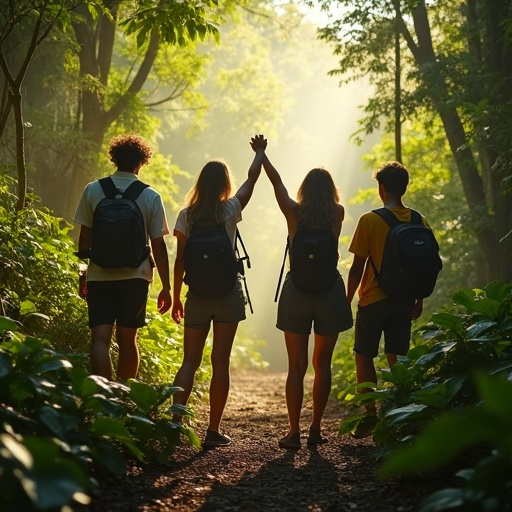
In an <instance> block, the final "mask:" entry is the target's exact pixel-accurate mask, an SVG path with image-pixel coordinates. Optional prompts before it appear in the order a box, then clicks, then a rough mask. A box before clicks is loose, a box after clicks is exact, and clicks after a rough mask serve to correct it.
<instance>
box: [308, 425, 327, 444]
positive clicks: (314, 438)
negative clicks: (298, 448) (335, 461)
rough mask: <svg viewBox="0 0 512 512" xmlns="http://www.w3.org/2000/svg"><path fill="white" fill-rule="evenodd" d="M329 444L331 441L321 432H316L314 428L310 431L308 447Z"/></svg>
mask: <svg viewBox="0 0 512 512" xmlns="http://www.w3.org/2000/svg"><path fill="white" fill-rule="evenodd" d="M328 442H329V439H327V437H324V436H323V435H322V431H321V430H316V429H314V428H310V429H309V436H308V441H307V443H308V445H310V446H314V445H317V444H325V443H328Z"/></svg>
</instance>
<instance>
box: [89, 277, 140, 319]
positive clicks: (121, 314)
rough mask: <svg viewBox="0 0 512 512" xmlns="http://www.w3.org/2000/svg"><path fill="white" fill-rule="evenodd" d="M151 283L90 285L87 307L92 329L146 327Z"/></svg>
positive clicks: (129, 282)
mask: <svg viewBox="0 0 512 512" xmlns="http://www.w3.org/2000/svg"><path fill="white" fill-rule="evenodd" d="M148 290H149V281H147V280H146V279H123V280H122V281H88V282H87V307H88V313H89V327H90V328H91V329H92V328H93V327H96V326H98V325H114V324H117V325H119V326H120V327H135V328H138V327H144V325H146V304H147V301H148Z"/></svg>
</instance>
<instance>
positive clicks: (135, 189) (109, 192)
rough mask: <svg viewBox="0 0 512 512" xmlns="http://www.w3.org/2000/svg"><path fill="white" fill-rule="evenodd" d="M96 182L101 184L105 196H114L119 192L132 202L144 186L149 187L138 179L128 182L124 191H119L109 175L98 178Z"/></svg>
mask: <svg viewBox="0 0 512 512" xmlns="http://www.w3.org/2000/svg"><path fill="white" fill-rule="evenodd" d="M98 183H99V184H100V185H101V188H102V190H103V193H104V194H105V197H108V198H114V197H115V196H116V195H118V194H121V195H122V196H123V197H125V198H126V199H129V200H130V201H133V202H135V200H136V199H137V198H138V197H139V196H140V194H141V193H142V191H143V190H144V189H145V188H147V187H149V185H147V184H146V183H143V182H142V181H140V180H135V181H133V182H132V183H130V185H129V186H128V188H127V189H126V190H125V191H124V192H121V191H120V190H119V189H118V188H117V187H116V185H115V183H114V180H113V179H112V177H111V176H107V177H105V178H101V179H99V180H98Z"/></svg>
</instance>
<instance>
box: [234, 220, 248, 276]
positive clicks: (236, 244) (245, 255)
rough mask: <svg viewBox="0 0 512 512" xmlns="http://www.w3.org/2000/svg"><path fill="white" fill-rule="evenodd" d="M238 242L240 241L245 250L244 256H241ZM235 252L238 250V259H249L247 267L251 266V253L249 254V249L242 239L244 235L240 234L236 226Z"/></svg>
mask: <svg viewBox="0 0 512 512" xmlns="http://www.w3.org/2000/svg"><path fill="white" fill-rule="evenodd" d="M238 242H240V245H241V246H242V250H243V251H244V255H243V256H240V253H239V251H238ZM235 252H236V257H237V259H238V260H239V261H244V260H247V268H251V259H250V258H249V254H247V249H246V248H245V245H244V241H243V240H242V235H241V234H240V231H238V228H236V237H235ZM242 272H243V265H242ZM242 275H244V273H242Z"/></svg>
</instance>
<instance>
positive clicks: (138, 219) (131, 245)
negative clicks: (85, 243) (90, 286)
mask: <svg viewBox="0 0 512 512" xmlns="http://www.w3.org/2000/svg"><path fill="white" fill-rule="evenodd" d="M99 184H100V185H101V188H102V189H103V192H104V194H105V197H104V198H103V199H102V200H101V201H100V202H99V203H98V206H97V207H96V209H95V210H94V214H93V220H92V233H91V250H90V258H91V260H92V261H93V262H94V263H96V265H99V266H100V267H103V268H123V267H131V268H138V267H139V265H140V264H141V263H142V262H143V261H144V260H145V259H146V258H147V257H148V256H149V253H150V249H149V246H148V243H147V235H146V228H145V223H144V217H143V216H142V212H141V211H140V208H139V207H138V205H137V204H136V202H135V200H136V199H137V197H139V195H140V194H141V192H142V191H143V190H144V189H145V188H147V187H148V186H149V185H146V184H145V183H142V182H141V181H139V180H136V181H134V182H133V183H131V184H130V186H129V187H128V188H127V189H126V190H125V191H124V192H121V191H120V190H119V189H118V188H117V187H116V186H115V184H114V182H113V180H112V178H110V177H107V178H102V179H100V180H99Z"/></svg>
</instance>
